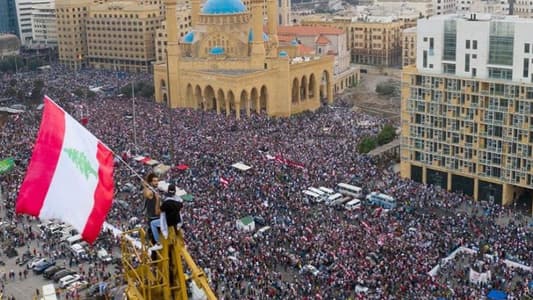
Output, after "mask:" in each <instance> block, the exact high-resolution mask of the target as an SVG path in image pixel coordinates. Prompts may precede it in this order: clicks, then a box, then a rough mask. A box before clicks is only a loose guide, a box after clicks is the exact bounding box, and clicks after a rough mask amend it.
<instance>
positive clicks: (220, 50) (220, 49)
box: [209, 46, 224, 55]
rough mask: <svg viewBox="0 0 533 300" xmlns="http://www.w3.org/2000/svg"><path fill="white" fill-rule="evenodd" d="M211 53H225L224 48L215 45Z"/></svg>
mask: <svg viewBox="0 0 533 300" xmlns="http://www.w3.org/2000/svg"><path fill="white" fill-rule="evenodd" d="M209 54H212V55H221V54H224V48H222V47H219V46H215V47H213V48H211V50H209Z"/></svg>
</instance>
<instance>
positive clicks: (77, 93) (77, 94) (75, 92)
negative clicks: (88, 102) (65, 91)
mask: <svg viewBox="0 0 533 300" xmlns="http://www.w3.org/2000/svg"><path fill="white" fill-rule="evenodd" d="M72 93H73V94H74V95H76V96H78V97H80V98H82V97H83V96H84V95H85V92H84V91H83V89H82V88H77V89H75V90H74V91H73V92H72Z"/></svg>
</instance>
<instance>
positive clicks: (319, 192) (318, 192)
mask: <svg viewBox="0 0 533 300" xmlns="http://www.w3.org/2000/svg"><path fill="white" fill-rule="evenodd" d="M308 190H310V191H311V192H313V193H315V194H319V195H320V196H322V197H324V196H326V193H324V191H322V190H320V189H317V188H314V187H310V188H308Z"/></svg>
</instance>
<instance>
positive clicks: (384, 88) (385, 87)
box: [376, 81, 395, 96]
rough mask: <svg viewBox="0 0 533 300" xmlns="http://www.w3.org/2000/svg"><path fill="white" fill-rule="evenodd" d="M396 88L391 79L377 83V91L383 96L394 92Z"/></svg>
mask: <svg viewBox="0 0 533 300" xmlns="http://www.w3.org/2000/svg"><path fill="white" fill-rule="evenodd" d="M394 90H395V87H394V85H393V84H392V83H391V82H389V81H384V82H380V83H378V84H377V85H376V93H378V94H380V95H383V96H389V95H392V94H394Z"/></svg>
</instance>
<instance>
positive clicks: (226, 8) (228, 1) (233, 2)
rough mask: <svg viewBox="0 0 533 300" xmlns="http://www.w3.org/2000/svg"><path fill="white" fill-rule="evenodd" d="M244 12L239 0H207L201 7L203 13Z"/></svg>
mask: <svg viewBox="0 0 533 300" xmlns="http://www.w3.org/2000/svg"><path fill="white" fill-rule="evenodd" d="M243 12H246V7H245V6H244V4H243V3H242V2H241V0H207V2H206V3H205V4H204V7H203V8H202V13H203V14H209V15H224V14H237V13H243Z"/></svg>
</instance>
